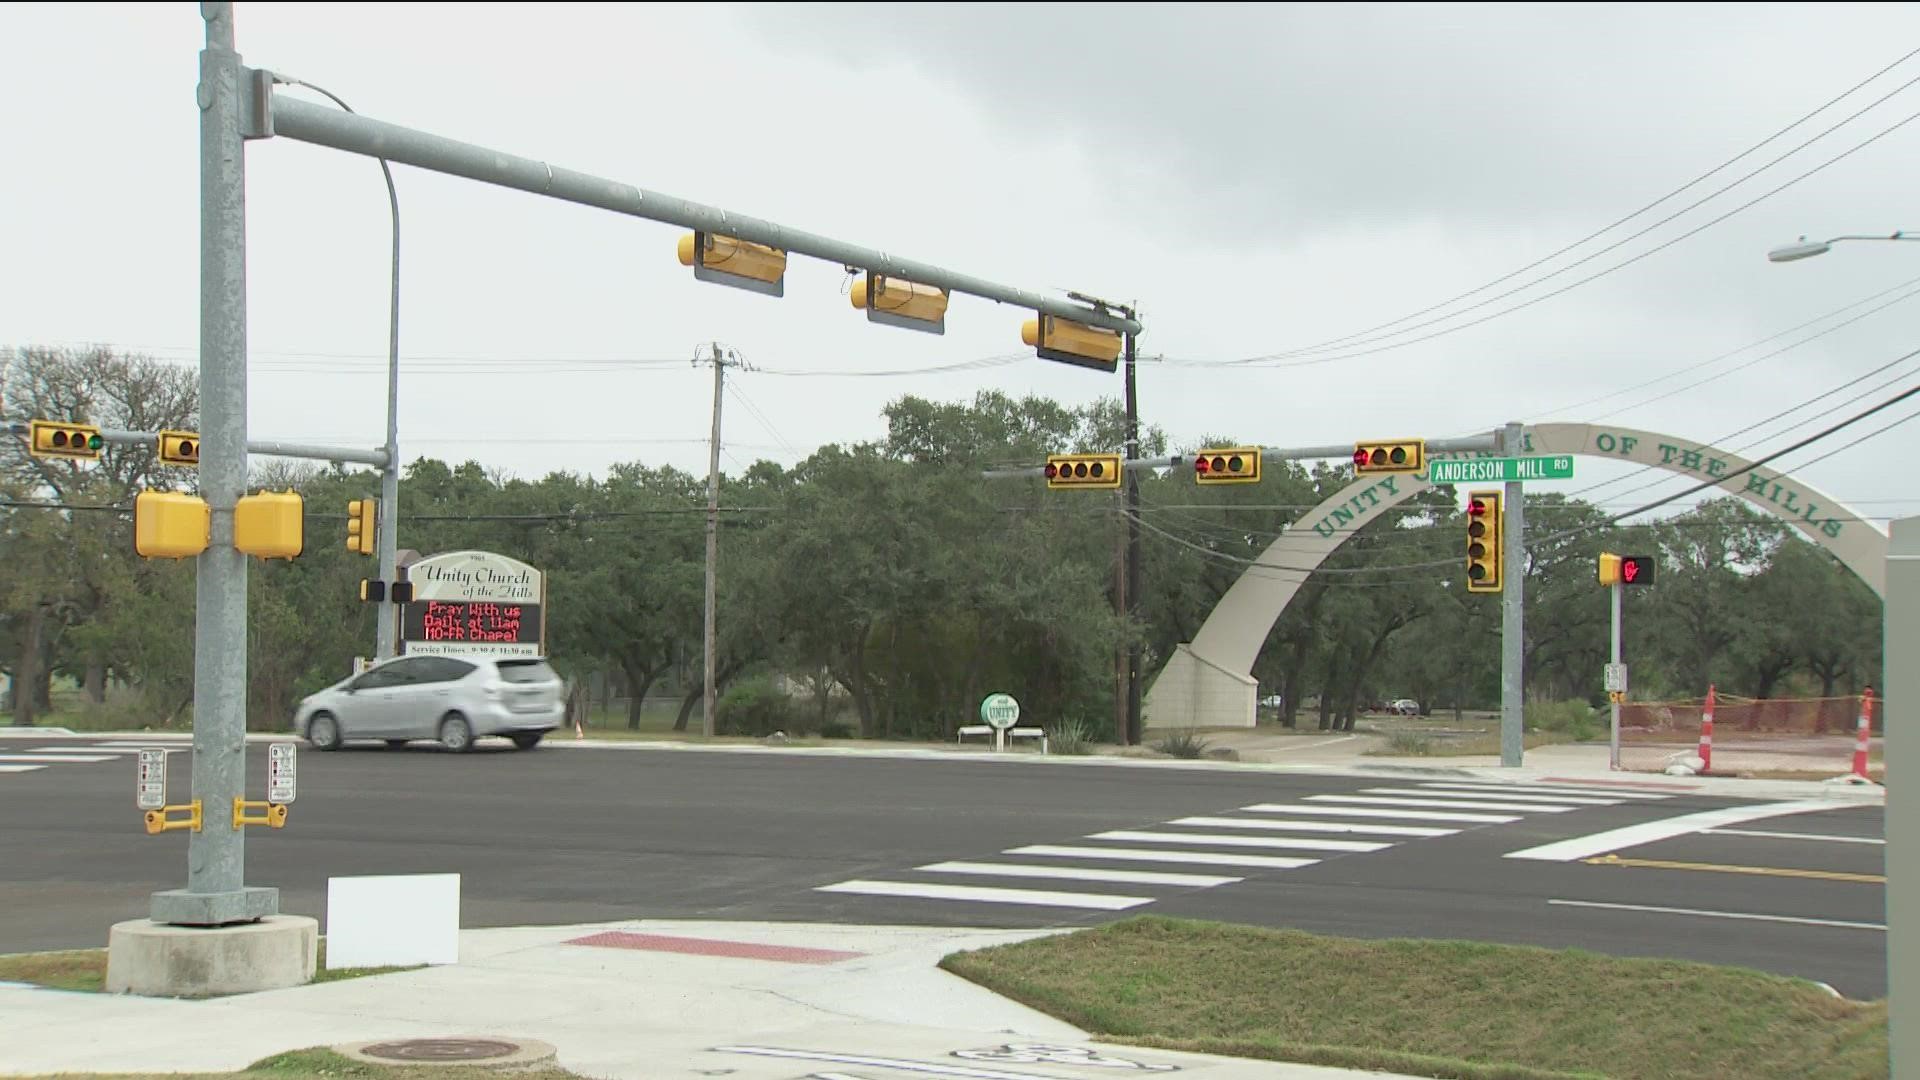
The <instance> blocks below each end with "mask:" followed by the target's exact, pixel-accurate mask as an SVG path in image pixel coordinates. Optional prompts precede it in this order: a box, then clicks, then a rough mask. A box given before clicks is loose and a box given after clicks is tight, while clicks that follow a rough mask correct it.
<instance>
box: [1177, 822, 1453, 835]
mask: <svg viewBox="0 0 1920 1080" xmlns="http://www.w3.org/2000/svg"><path fill="white" fill-rule="evenodd" d="M1167 824H1169V825H1194V826H1198V827H1200V828H1205V829H1275V830H1284V831H1286V832H1317V833H1351V834H1353V835H1355V836H1415V837H1428V836H1452V835H1453V834H1454V833H1457V832H1459V831H1460V830H1459V829H1435V828H1431V827H1428V826H1424V825H1360V824H1356V823H1353V822H1347V821H1293V820H1288V819H1284V818H1282V819H1273V818H1226V817H1185V818H1175V819H1174V820H1172V821H1170V822H1168V823H1167Z"/></svg>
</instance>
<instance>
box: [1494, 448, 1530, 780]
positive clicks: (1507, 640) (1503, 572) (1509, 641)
mask: <svg viewBox="0 0 1920 1080" xmlns="http://www.w3.org/2000/svg"><path fill="white" fill-rule="evenodd" d="M1525 450H1526V433H1525V429H1523V428H1522V427H1521V426H1520V425H1519V424H1518V423H1511V424H1508V425H1507V426H1506V429H1505V430H1504V431H1503V432H1502V433H1501V438H1500V452H1501V453H1503V454H1505V455H1507V456H1508V457H1519V456H1520V455H1521V454H1522V453H1524V452H1525ZM1501 502H1502V503H1503V504H1505V505H1504V507H1503V509H1502V511H1501V513H1502V518H1503V520H1502V522H1501V525H1500V543H1501V546H1502V547H1504V548H1505V549H1506V550H1505V551H1504V552H1502V553H1501V555H1500V583H1501V589H1500V591H1501V599H1502V600H1503V601H1504V603H1503V608H1504V610H1503V611H1502V613H1501V614H1502V618H1501V621H1500V764H1501V765H1502V766H1503V767H1505V768H1508V769H1517V768H1519V767H1520V761H1521V757H1522V753H1521V751H1522V749H1523V748H1524V746H1525V743H1524V741H1523V732H1524V731H1525V715H1526V673H1525V670H1524V669H1525V665H1526V658H1527V654H1526V648H1527V624H1526V618H1527V616H1526V584H1527V501H1526V496H1525V495H1523V494H1522V493H1521V490H1520V482H1519V481H1517V480H1509V481H1507V493H1506V497H1505V498H1504V499H1502V500H1501Z"/></svg>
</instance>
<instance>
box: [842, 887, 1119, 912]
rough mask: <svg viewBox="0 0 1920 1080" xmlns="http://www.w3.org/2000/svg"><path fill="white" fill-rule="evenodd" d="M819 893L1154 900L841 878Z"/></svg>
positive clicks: (1106, 904)
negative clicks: (844, 879) (842, 879)
mask: <svg viewBox="0 0 1920 1080" xmlns="http://www.w3.org/2000/svg"><path fill="white" fill-rule="evenodd" d="M818 891H820V892H830V893H859V894H862V895H865V896H906V897H914V898H917V899H922V900H971V901H974V902H975V903H982V904H1037V905H1040V906H1042V907H1071V908H1094V909H1096V910H1100V911H1125V910H1126V909H1127V908H1134V907H1139V906H1140V905H1142V904H1151V903H1153V897H1151V896H1110V895H1107V894H1105V893H1075V892H1048V891H1045V890H1041V889H990V888H983V887H981V886H978V885H916V884H913V883H911V882H905V881H842V882H840V883H839V884H837V885H822V886H820V888H819V890H818Z"/></svg>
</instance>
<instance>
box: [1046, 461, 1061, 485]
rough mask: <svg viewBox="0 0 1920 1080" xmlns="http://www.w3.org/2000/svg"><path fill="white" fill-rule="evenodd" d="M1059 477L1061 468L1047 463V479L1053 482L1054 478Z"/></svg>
mask: <svg viewBox="0 0 1920 1080" xmlns="http://www.w3.org/2000/svg"><path fill="white" fill-rule="evenodd" d="M1059 475H1060V466H1058V465H1055V464H1054V463H1053V462H1051V461H1049V462H1047V479H1049V480H1051V479H1053V478H1054V477H1056V476H1059Z"/></svg>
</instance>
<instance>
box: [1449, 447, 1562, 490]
mask: <svg viewBox="0 0 1920 1080" xmlns="http://www.w3.org/2000/svg"><path fill="white" fill-rule="evenodd" d="M1571 479H1573V455H1572V454H1555V455H1553V456H1552V457H1523V458H1445V459H1441V460H1437V461H1429V462H1428V463H1427V480H1428V481H1429V482H1431V483H1435V484H1492V483H1508V482H1511V481H1516V480H1571Z"/></svg>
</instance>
